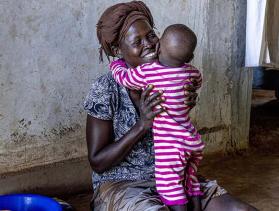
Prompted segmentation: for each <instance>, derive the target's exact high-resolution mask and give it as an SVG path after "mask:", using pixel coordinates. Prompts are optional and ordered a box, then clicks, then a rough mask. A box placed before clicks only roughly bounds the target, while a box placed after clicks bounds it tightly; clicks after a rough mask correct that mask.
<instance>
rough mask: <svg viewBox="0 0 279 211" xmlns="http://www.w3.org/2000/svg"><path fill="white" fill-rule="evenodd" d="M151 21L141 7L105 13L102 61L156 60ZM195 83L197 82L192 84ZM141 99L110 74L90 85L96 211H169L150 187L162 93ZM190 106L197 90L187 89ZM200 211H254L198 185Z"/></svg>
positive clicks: (100, 30) (213, 186)
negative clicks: (153, 130)
mask: <svg viewBox="0 0 279 211" xmlns="http://www.w3.org/2000/svg"><path fill="white" fill-rule="evenodd" d="M153 27H154V24H153V18H152V15H151V13H150V11H149V9H148V8H147V7H146V5H145V4H144V3H142V2H135V1H134V2H129V3H122V4H116V5H114V6H112V7H110V8H108V9H107V10H106V11H105V12H104V13H103V15H102V16H101V18H100V20H99V22H98V25H97V35H98V39H99V42H100V44H101V48H100V56H101V57H100V58H101V59H102V52H103V51H104V52H105V54H106V56H107V57H109V56H112V57H121V58H123V59H124V60H125V61H126V64H127V65H128V66H131V67H136V66H137V65H140V64H143V63H146V62H152V61H154V60H155V59H156V56H157V55H156V54H155V46H156V44H157V42H158V37H157V36H156V34H155V33H154V30H153ZM193 84H195V82H193ZM151 89H152V86H149V87H148V88H147V89H146V90H144V91H143V92H142V93H141V94H138V93H136V92H135V91H132V90H127V89H125V88H123V87H120V86H119V85H117V83H116V82H115V81H114V80H113V78H112V76H111V74H110V73H108V74H106V75H104V76H102V77H100V78H99V79H97V81H96V82H95V83H94V84H93V86H92V88H91V89H90V92H89V94H88V96H87V98H86V100H85V109H86V110H88V116H87V127H86V137H87V146H88V157H89V161H90V164H91V167H92V169H93V171H94V173H93V178H92V179H93V187H94V197H93V201H92V207H94V210H95V211H96V210H170V209H169V208H168V207H166V206H164V205H163V203H162V202H161V201H160V199H159V196H158V194H157V193H156V190H155V183H154V151H153V143H152V136H151V134H150V128H151V125H152V120H153V118H154V117H155V116H156V115H157V114H158V113H160V112H162V109H159V110H155V106H156V105H158V104H160V103H161V102H162V99H161V98H160V93H158V92H157V93H155V94H153V95H149V93H150V91H151ZM185 89H186V90H188V91H187V92H186V93H185V94H187V96H188V97H189V101H190V104H191V105H192V106H194V104H195V98H196V93H195V92H194V90H195V87H194V86H189V87H185ZM201 185H202V188H203V192H204V196H203V198H202V208H203V210H214V211H215V210H255V209H254V208H253V207H251V206H249V205H247V204H245V203H243V202H240V201H239V200H236V199H235V198H233V197H232V196H230V195H229V194H227V193H226V191H225V190H224V189H223V188H221V187H220V186H218V185H217V183H216V182H214V181H207V180H203V181H202V180H201Z"/></svg>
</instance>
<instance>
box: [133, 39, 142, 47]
mask: <svg viewBox="0 0 279 211" xmlns="http://www.w3.org/2000/svg"><path fill="white" fill-rule="evenodd" d="M140 44H141V41H140V40H135V41H134V42H133V45H135V46H139V45H140Z"/></svg>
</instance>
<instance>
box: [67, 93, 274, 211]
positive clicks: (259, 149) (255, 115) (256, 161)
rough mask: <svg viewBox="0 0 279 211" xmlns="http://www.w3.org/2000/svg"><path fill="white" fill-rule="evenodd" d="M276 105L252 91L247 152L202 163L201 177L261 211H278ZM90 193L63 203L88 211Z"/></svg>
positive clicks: (270, 97) (269, 95)
mask: <svg viewBox="0 0 279 211" xmlns="http://www.w3.org/2000/svg"><path fill="white" fill-rule="evenodd" d="M278 139H279V102H278V101H276V100H275V98H274V93H273V92H272V91H254V93H253V103H252V111H251V129H250V150H249V151H247V152H241V153H239V154H237V155H233V156H227V157H222V156H218V155H216V156H213V157H212V156H211V157H207V158H205V159H204V164H203V165H202V166H201V168H200V171H201V174H202V175H204V176H206V177H207V178H209V179H216V180H217V181H218V183H219V184H220V185H221V186H223V187H225V188H226V189H227V190H228V191H229V193H231V194H232V195H233V196H235V197H237V198H239V199H241V200H243V201H246V202H248V203H250V204H252V205H253V206H255V207H257V208H258V209H259V210H262V211H278V210H279V147H278V146H279V144H278V141H279V140H278ZM90 198H91V193H83V194H79V195H74V196H67V197H64V199H65V200H66V201H67V202H69V203H70V204H71V205H73V206H74V207H75V208H76V210H77V211H85V210H89V206H88V204H89V201H90Z"/></svg>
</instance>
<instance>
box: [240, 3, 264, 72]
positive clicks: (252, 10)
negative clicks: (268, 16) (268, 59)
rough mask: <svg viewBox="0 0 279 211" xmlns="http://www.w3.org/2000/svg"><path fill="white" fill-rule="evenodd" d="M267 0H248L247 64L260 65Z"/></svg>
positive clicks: (251, 65)
mask: <svg viewBox="0 0 279 211" xmlns="http://www.w3.org/2000/svg"><path fill="white" fill-rule="evenodd" d="M265 10H266V0H247V18H246V54H245V66H246V67H253V66H260V63H261V61H260V58H261V52H262V47H263V46H262V44H263V43H262V42H263V40H264V39H263V38H264V22H265Z"/></svg>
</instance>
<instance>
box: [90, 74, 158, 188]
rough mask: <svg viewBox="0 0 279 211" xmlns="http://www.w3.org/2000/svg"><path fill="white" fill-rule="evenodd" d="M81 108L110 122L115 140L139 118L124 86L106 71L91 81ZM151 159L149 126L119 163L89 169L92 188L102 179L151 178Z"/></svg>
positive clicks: (152, 169) (131, 179) (152, 167)
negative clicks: (107, 166) (102, 170)
mask: <svg viewBox="0 0 279 211" xmlns="http://www.w3.org/2000/svg"><path fill="white" fill-rule="evenodd" d="M84 109H85V110H87V111H88V114H89V115H91V116H93V117H95V118H98V119H102V120H111V121H112V122H113V128H114V141H118V140H119V139H120V138H121V137H122V136H123V135H124V134H126V133H127V132H128V131H129V130H130V128H131V127H132V126H133V125H135V123H136V121H137V120H138V118H139V116H138V114H137V111H136V109H135V107H134V105H133V103H132V101H131V100H130V98H129V94H128V92H127V90H126V88H124V87H121V86H119V85H118V84H117V83H116V82H115V80H114V79H113V78H112V75H111V73H110V72H109V73H107V74H105V75H103V76H101V77H100V78H98V79H97V80H96V81H95V82H94V83H93V85H92V87H91V89H90V91H89V93H88V95H87V97H86V99H85V102H84ZM154 163H155V161H154V150H153V142H152V134H151V130H150V132H149V133H148V134H147V135H146V136H145V137H144V138H143V139H142V140H141V141H139V142H138V143H137V144H136V145H135V146H134V148H133V150H132V151H131V153H130V154H129V155H128V156H127V157H126V159H125V160H124V161H123V162H122V163H121V164H120V165H118V166H115V167H113V168H112V169H110V170H108V171H106V172H104V173H102V174H97V173H95V172H93V175H92V180H93V188H94V189H95V188H96V187H97V186H99V185H100V184H102V183H104V182H106V181H121V180H130V181H137V180H149V179H151V178H154Z"/></svg>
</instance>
